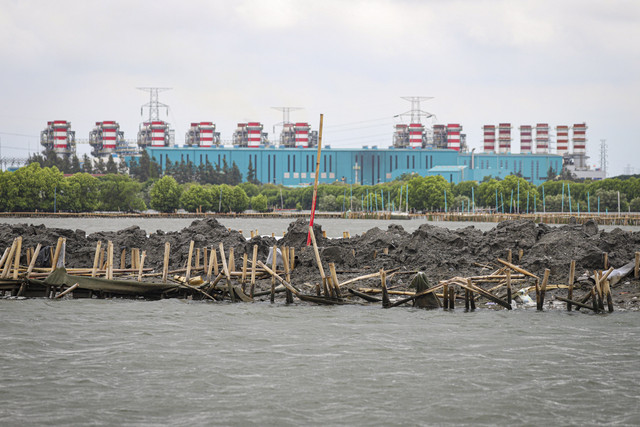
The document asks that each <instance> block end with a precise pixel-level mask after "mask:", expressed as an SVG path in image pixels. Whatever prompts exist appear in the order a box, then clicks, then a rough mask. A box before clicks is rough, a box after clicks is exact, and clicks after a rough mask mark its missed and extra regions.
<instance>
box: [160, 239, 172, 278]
mask: <svg viewBox="0 0 640 427" xmlns="http://www.w3.org/2000/svg"><path fill="white" fill-rule="evenodd" d="M170 250H171V243H169V242H165V243H164V258H163V260H162V283H167V275H168V273H169V252H170Z"/></svg>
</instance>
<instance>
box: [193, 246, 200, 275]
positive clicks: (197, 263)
mask: <svg viewBox="0 0 640 427" xmlns="http://www.w3.org/2000/svg"><path fill="white" fill-rule="evenodd" d="M194 268H195V269H196V271H198V270H199V269H200V248H197V249H196V265H195V267H194Z"/></svg>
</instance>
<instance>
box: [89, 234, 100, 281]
mask: <svg viewBox="0 0 640 427" xmlns="http://www.w3.org/2000/svg"><path fill="white" fill-rule="evenodd" d="M101 247H102V241H101V240H98V243H96V253H95V255H94V256H93V268H92V269H91V277H96V272H97V271H98V267H99V265H98V261H99V260H100V253H101Z"/></svg>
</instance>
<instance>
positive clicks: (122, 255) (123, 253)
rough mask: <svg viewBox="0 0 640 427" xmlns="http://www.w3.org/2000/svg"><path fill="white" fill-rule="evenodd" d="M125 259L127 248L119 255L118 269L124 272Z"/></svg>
mask: <svg viewBox="0 0 640 427" xmlns="http://www.w3.org/2000/svg"><path fill="white" fill-rule="evenodd" d="M126 257H127V248H124V249H122V254H120V269H121V270H124V269H125V267H126V265H125V263H124V262H125V259H126Z"/></svg>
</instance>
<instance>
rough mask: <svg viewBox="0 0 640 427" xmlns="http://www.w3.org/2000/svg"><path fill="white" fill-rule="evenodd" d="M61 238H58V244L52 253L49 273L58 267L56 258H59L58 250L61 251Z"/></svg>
mask: <svg viewBox="0 0 640 427" xmlns="http://www.w3.org/2000/svg"><path fill="white" fill-rule="evenodd" d="M62 241H63V238H62V237H58V243H57V244H56V251H55V252H54V253H53V259H52V260H51V271H52V272H53V270H55V269H56V266H57V265H58V257H59V256H60V250H62Z"/></svg>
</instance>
